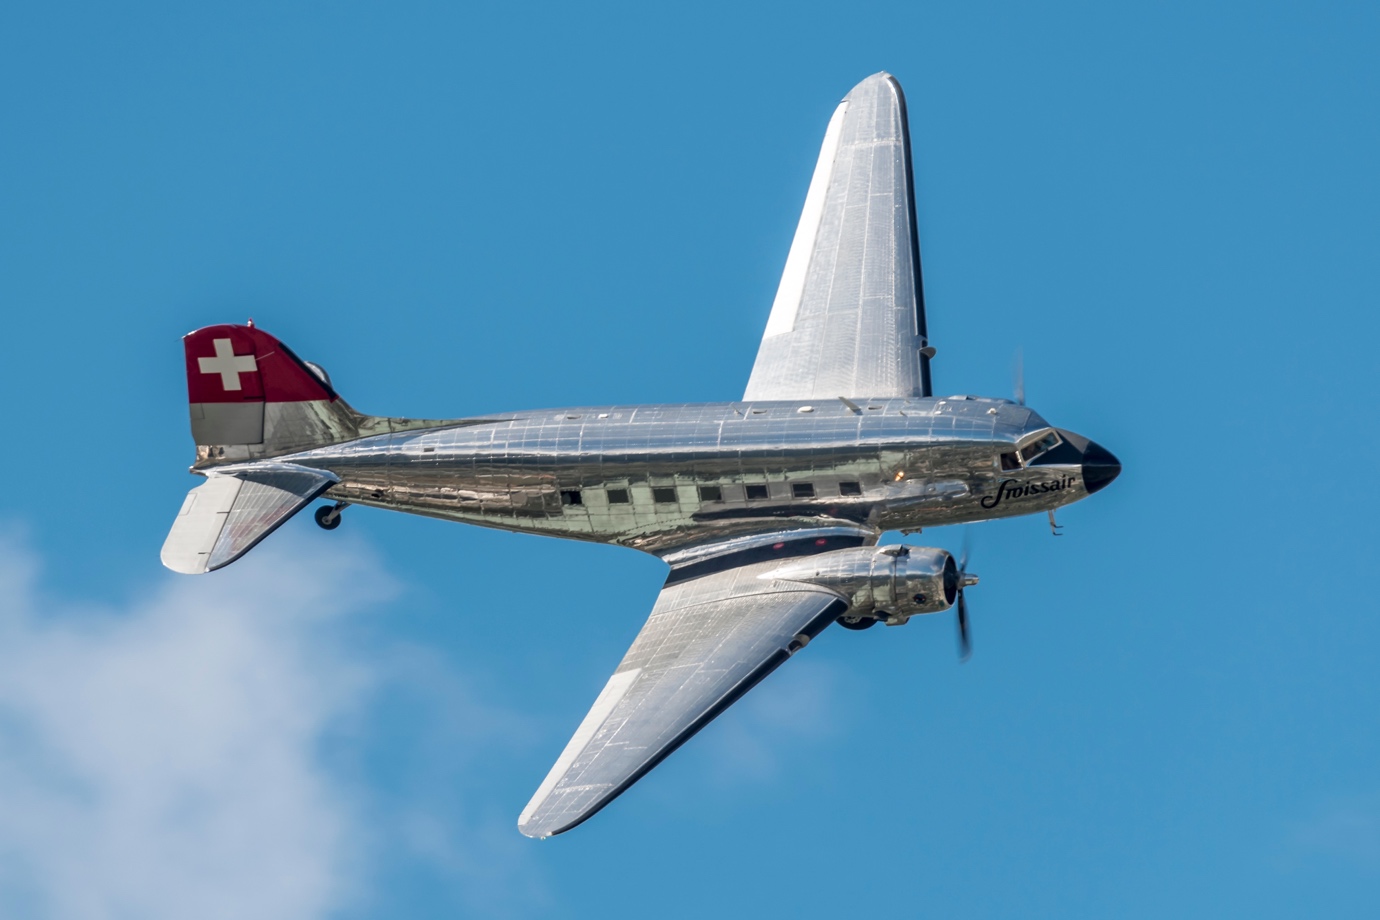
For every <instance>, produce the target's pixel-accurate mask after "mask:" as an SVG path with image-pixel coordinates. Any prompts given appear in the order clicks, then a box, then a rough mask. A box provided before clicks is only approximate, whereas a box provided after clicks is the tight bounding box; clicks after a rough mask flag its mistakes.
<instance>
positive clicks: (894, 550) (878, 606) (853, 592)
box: [761, 546, 960, 626]
mask: <svg viewBox="0 0 1380 920" xmlns="http://www.w3.org/2000/svg"><path fill="white" fill-rule="evenodd" d="M761 577H762V578H775V579H779V580H782V581H799V582H805V583H807V584H812V585H819V586H820V587H822V588H828V589H830V590H831V591H837V592H838V593H839V594H842V595H843V596H844V598H846V599H847V600H848V603H849V606H850V610H849V614H848V615H849V616H855V617H874V618H876V619H879V620H884V621H885V622H886V623H887V624H888V625H892V626H895V625H899V624H901V623H904V622H906V620H909V619H910V618H911V617H913V616H916V615H917V614H922V613H939V612H941V611H944V610H948V609H949V608H950V607H952V606H953V603H954V600H955V599H956V598H957V597H958V589H959V584H958V582H959V577H960V576H959V572H958V565H957V563H955V562H954V557H953V556H951V555H950V554H949V553H948V552H946V551H945V550H942V549H935V548H933V547H928V546H874V547H859V548H858V549H839V550H833V551H832V552H828V553H820V554H819V555H817V556H807V557H806V558H804V559H796V560H794V561H792V562H788V563H786V564H785V565H783V566H781V567H780V568H776V569H773V570H772V571H770V572H768V573H766V574H764V575H762V576H761Z"/></svg>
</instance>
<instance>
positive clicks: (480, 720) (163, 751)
mask: <svg viewBox="0 0 1380 920" xmlns="http://www.w3.org/2000/svg"><path fill="white" fill-rule="evenodd" d="M272 549H273V551H272V552H260V553H258V554H255V555H252V556H250V557H248V558H247V559H245V560H243V561H241V562H239V563H237V564H236V565H234V566H232V567H231V568H229V569H226V570H225V571H223V572H220V573H214V574H212V575H209V576H201V577H174V576H170V577H169V578H168V579H167V580H166V581H165V582H163V583H161V585H160V587H159V588H158V590H156V591H154V592H153V593H151V594H150V595H149V596H147V597H144V598H141V599H138V600H135V601H133V602H131V603H127V604H125V605H123V606H121V607H120V608H117V609H108V610H92V609H89V608H88V609H81V608H78V607H75V606H74V605H72V604H70V603H66V602H63V601H61V600H56V599H53V598H51V597H47V596H45V595H44V594H43V593H41V591H40V590H39V588H38V583H37V571H38V564H37V561H36V560H35V559H34V557H33V556H32V554H30V553H29V552H27V551H26V549H25V548H24V546H23V542H22V541H20V540H16V539H14V538H13V537H9V538H4V537H0V914H3V915H4V916H26V917H27V916H32V917H50V916H51V917H62V918H77V920H85V918H123V917H138V918H143V920H159V918H164V917H166V918H179V920H185V918H188V917H196V918H198V920H210V918H218V917H236V918H242V917H253V918H255V920H273V918H278V917H283V918H293V920H305V918H312V917H320V916H324V915H326V914H328V913H331V912H333V911H334V910H336V909H337V908H341V907H347V906H349V905H351V904H353V905H355V906H359V905H362V904H366V903H369V902H371V901H374V900H376V898H375V897H371V893H370V892H369V891H368V890H366V889H367V885H368V881H369V874H368V873H367V872H365V871H364V869H365V867H366V865H367V864H368V863H369V862H370V861H371V860H372V859H373V858H374V857H376V856H377V855H378V853H379V851H380V850H383V849H385V848H387V842H386V841H383V840H380V839H379V834H387V833H390V831H389V830H388V829H387V828H386V827H385V828H383V829H382V830H376V829H375V828H374V827H373V825H372V822H371V821H370V818H369V812H370V811H371V809H373V810H377V809H376V806H375V805H374V804H373V803H371V802H370V800H369V792H368V790H367V789H362V788H361V784H359V783H351V782H348V781H346V780H345V779H342V778H341V777H339V776H335V775H333V774H332V772H331V770H330V769H328V768H327V767H326V766H325V764H324V763H323V758H322V756H321V753H322V747H323V743H324V742H326V741H328V740H332V739H337V738H338V737H345V738H347V739H352V740H350V741H349V742H348V743H354V744H361V743H367V741H360V737H361V736H367V735H368V733H369V729H370V727H369V726H368V725H367V724H363V725H362V731H356V732H354V733H353V734H351V733H348V732H347V733H343V734H342V729H345V728H348V727H350V726H352V725H353V726H356V727H361V723H362V720H364V719H365V718H366V717H367V716H368V714H369V706H370V705H371V700H374V699H376V698H377V696H378V694H379V691H380V687H381V686H382V685H383V684H384V683H387V682H388V681H391V680H398V679H410V678H408V677H406V676H403V675H400V673H399V671H400V669H399V668H397V667H395V666H394V664H390V663H389V662H390V661H392V662H394V663H396V660H397V659H398V657H399V655H403V654H404V653H403V652H400V651H399V650H398V649H399V647H398V646H396V645H395V646H393V647H392V648H391V649H390V648H387V647H385V648H384V649H382V650H377V649H370V650H359V649H354V650H352V649H351V647H350V645H349V643H348V642H345V641H343V639H342V637H343V636H345V635H347V634H348V633H349V629H348V628H347V624H348V622H349V621H348V620H346V619H342V618H344V617H346V615H348V614H351V613H353V612H356V611H358V610H360V609H361V607H363V606H365V605H367V604H369V603H373V602H377V601H378V600H380V599H382V598H385V597H387V596H388V595H389V594H390V593H391V592H392V590H393V586H392V584H391V582H390V579H389V577H388V576H387V575H386V574H385V573H384V572H383V571H382V570H381V568H380V566H379V565H378V564H377V562H376V561H375V560H374V559H373V557H372V555H371V554H370V553H369V552H367V551H366V550H365V549H364V548H363V547H362V546H360V545H359V544H357V543H352V542H351V541H350V540H349V539H348V538H344V539H342V538H341V537H339V536H332V537H331V538H329V544H328V545H327V544H325V543H324V538H319V537H303V536H301V535H294V538H293V539H286V538H285V537H284V536H279V537H277V538H275V539H274V542H273V546H272ZM375 652H379V654H374V653H375ZM410 670H413V671H415V670H416V669H415V668H412V669H410ZM427 673H428V674H429V676H428V677H427V679H426V681H425V682H424V684H423V686H432V687H436V686H441V689H442V690H445V689H446V687H447V686H449V687H450V693H449V699H450V700H452V701H453V700H454V699H455V698H457V696H459V695H461V694H459V692H458V691H457V690H456V689H455V688H457V687H459V686H461V683H462V682H461V681H460V679H459V677H458V676H455V675H449V676H446V675H445V669H444V668H443V667H441V665H439V664H435V665H434V667H432V668H431V670H430V671H429V672H427ZM447 681H449V684H446V682H447ZM442 685H444V686H442ZM470 698H471V699H473V698H474V696H473V695H471V697H470ZM444 704H445V701H444V700H442V701H440V702H439V703H438V705H444ZM468 712H469V715H470V717H469V718H467V719H466V720H463V723H464V724H463V725H462V726H461V727H460V728H457V729H455V731H459V732H461V733H463V730H464V727H465V726H469V727H470V728H474V729H475V730H476V731H480V732H482V731H484V725H485V720H492V719H494V718H497V717H496V716H494V715H493V713H492V712H491V711H489V710H485V709H483V708H482V707H479V706H477V705H476V706H472V707H471V709H470V710H468ZM452 779H453V777H452ZM399 833H401V832H399ZM414 833H415V832H414ZM422 836H423V837H425V838H426V839H427V841H428V842H427V845H428V846H431V847H432V848H433V849H436V850H438V852H437V854H436V860H438V861H440V862H447V861H454V860H456V859H460V858H461V856H460V855H458V854H462V853H463V852H464V847H463V846H461V844H460V843H458V842H457V841H459V840H462V839H463V838H464V828H457V827H453V826H452V827H448V828H445V829H437V828H432V829H431V830H430V831H429V832H427V833H424V834H423V835H422ZM514 836H516V835H515V834H514ZM425 856H426V854H424V853H423V854H419V858H425Z"/></svg>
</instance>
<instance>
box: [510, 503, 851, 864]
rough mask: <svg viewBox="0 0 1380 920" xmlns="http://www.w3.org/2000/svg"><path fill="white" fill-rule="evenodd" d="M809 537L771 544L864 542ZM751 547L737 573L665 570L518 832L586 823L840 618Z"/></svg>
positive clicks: (815, 591)
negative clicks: (647, 611)
mask: <svg viewBox="0 0 1380 920" xmlns="http://www.w3.org/2000/svg"><path fill="white" fill-rule="evenodd" d="M819 533H822V534H826V535H825V536H817V535H816V534H815V533H814V532H809V533H808V534H804V533H797V534H792V535H791V538H790V539H789V540H786V541H784V542H782V541H778V543H776V544H772V545H773V546H786V547H791V546H794V547H797V548H798V550H800V551H804V548H806V547H809V548H810V549H811V550H814V549H831V548H835V547H836V546H838V545H844V543H847V544H848V545H855V546H856V545H860V544H861V543H862V542H863V540H864V537H863V536H862V535H861V532H858V533H853V534H850V535H845V534H844V533H843V529H842V528H838V529H834V530H830V531H828V532H827V533H826V531H824V530H821V531H819ZM874 539H875V537H874ZM840 541H843V542H840ZM758 549H759V548H758V547H749V548H748V549H746V550H743V551H739V552H736V553H733V554H731V555H732V556H733V557H735V558H737V559H738V560H740V561H745V564H742V565H738V566H733V567H727V566H728V561H729V560H728V559H727V558H726V557H725V556H724V555H712V554H699V555H697V556H696V557H694V558H693V559H691V560H687V562H686V564H684V565H677V566H676V567H674V568H672V570H671V575H670V577H669V578H668V579H667V581H666V584H665V586H663V587H662V589H661V596H660V597H658V598H657V602H656V606H655V607H653V608H652V615H651V616H650V617H649V618H648V619H647V623H646V625H645V626H643V627H642V631H641V632H640V633H638V635H637V639H636V640H634V642H633V644H632V648H630V649H628V653H627V655H625V656H624V657H623V661H622V663H620V664H619V665H618V669H617V670H616V671H614V673H613V677H611V678H609V682H608V684H607V685H605V687H604V690H603V692H602V693H600V694H599V697H598V699H596V700H595V701H594V706H593V708H591V709H590V711H589V714H588V715H587V716H585V719H584V721H583V722H581V723H580V727H579V728H578V729H577V730H576V732H575V736H574V737H573V738H571V739H570V743H569V744H567V745H566V748H565V751H564V752H563V753H562V754H561V756H560V759H558V760H557V761H556V765H555V766H554V767H552V768H551V772H550V773H549V774H547V777H546V780H545V782H543V783H542V784H541V787H540V788H538V789H537V792H536V795H534V796H532V801H531V802H529V803H528V805H527V808H526V809H524V810H523V812H522V816H521V817H520V818H519V819H518V829H519V830H520V831H522V832H523V833H524V834H526V835H527V836H529V837H550V836H551V835H553V834H559V833H561V832H563V831H568V830H570V829H571V828H572V827H574V826H575V825H577V824H579V823H581V822H582V821H584V820H585V819H587V818H589V817H590V816H591V815H593V814H594V813H595V812H597V811H598V810H599V809H601V808H603V807H604V806H605V805H607V804H608V803H609V802H611V801H613V800H614V799H615V798H616V797H617V796H618V795H619V794H621V793H622V792H623V791H624V790H625V789H627V788H628V787H629V786H631V785H632V784H633V783H635V782H637V781H638V780H639V779H641V778H642V777H643V776H644V775H646V773H647V772H648V771H650V770H651V769H652V768H653V767H655V766H656V765H657V764H658V763H660V762H661V761H662V760H664V759H665V758H666V757H667V756H668V755H670V754H671V752H672V751H674V750H675V749H676V748H678V747H680V746H681V745H682V744H684V743H685V742H686V741H687V740H689V738H690V737H691V736H692V735H694V734H695V732H697V731H699V730H700V729H701V728H703V727H704V726H706V725H708V724H709V723H710V722H711V721H713V719H714V718H715V717H716V716H718V715H719V714H720V713H721V712H723V711H724V710H725V709H727V708H728V707H729V706H730V705H732V704H733V703H734V702H735V701H736V700H737V699H738V698H739V697H741V696H742V695H743V694H744V693H747V691H749V690H751V689H752V688H753V687H754V686H755V685H756V684H757V682H758V681H760V680H761V679H762V678H764V677H766V676H767V675H768V674H770V673H771V672H772V671H774V670H776V668H778V667H779V666H780V665H781V664H783V663H784V662H785V661H786V660H787V659H789V658H790V657H791V656H792V655H794V654H795V653H796V652H798V651H799V650H800V649H802V648H804V647H805V645H806V644H807V643H808V642H809V641H810V639H812V638H813V637H814V636H816V635H818V634H819V632H820V631H821V630H823V629H824V628H825V627H826V626H828V625H829V624H830V623H832V622H833V621H834V620H835V619H836V618H837V617H838V616H839V615H840V614H842V613H844V612H845V611H846V610H847V609H848V605H847V603H846V602H845V601H844V600H843V598H842V597H840V596H839V595H837V594H835V593H833V592H832V591H827V590H825V589H823V588H813V587H811V586H808V585H803V584H799V583H791V582H779V581H773V580H771V579H770V578H760V577H759V576H760V575H763V574H764V573H768V572H770V571H772V569H774V568H776V567H777V566H778V565H779V563H780V558H781V555H785V554H779V555H778V557H777V558H776V559H773V560H772V561H767V562H756V561H746V560H749V559H755V558H761V557H760V553H758ZM800 551H798V552H797V553H796V554H797V555H799V554H801V553H800ZM755 553H756V554H757V555H753V554H755ZM786 553H790V549H787V550H786Z"/></svg>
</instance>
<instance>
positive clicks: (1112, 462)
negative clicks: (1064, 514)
mask: <svg viewBox="0 0 1380 920" xmlns="http://www.w3.org/2000/svg"><path fill="white" fill-rule="evenodd" d="M1119 475H1121V461H1119V460H1117V458H1116V457H1113V456H1112V452H1111V451H1109V450H1108V449H1107V448H1105V447H1103V446H1102V445H1101V444H1098V443H1097V442H1096V441H1089V442H1088V446H1087V448H1086V449H1085V450H1084V451H1083V488H1085V489H1087V490H1088V494H1089V495H1091V494H1093V493H1094V492H1096V491H1098V490H1099V489H1105V488H1107V486H1109V485H1111V482H1112V480H1113V479H1115V478H1117V476H1119Z"/></svg>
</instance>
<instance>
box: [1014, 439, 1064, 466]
mask: <svg viewBox="0 0 1380 920" xmlns="http://www.w3.org/2000/svg"><path fill="white" fill-rule="evenodd" d="M1058 446H1059V436H1058V435H1057V434H1055V433H1054V432H1052V431H1051V432H1049V433H1048V434H1046V435H1045V436H1044V437H1043V438H1040V439H1039V440H1038V441H1032V442H1030V443H1029V444H1027V445H1026V446H1025V447H1022V448H1021V460H1022V461H1023V462H1025V463H1029V462H1030V461H1031V460H1034V459H1035V458H1036V457H1038V456H1040V454H1043V453H1044V452H1045V451H1047V450H1050V449H1052V448H1055V447H1058Z"/></svg>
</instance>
